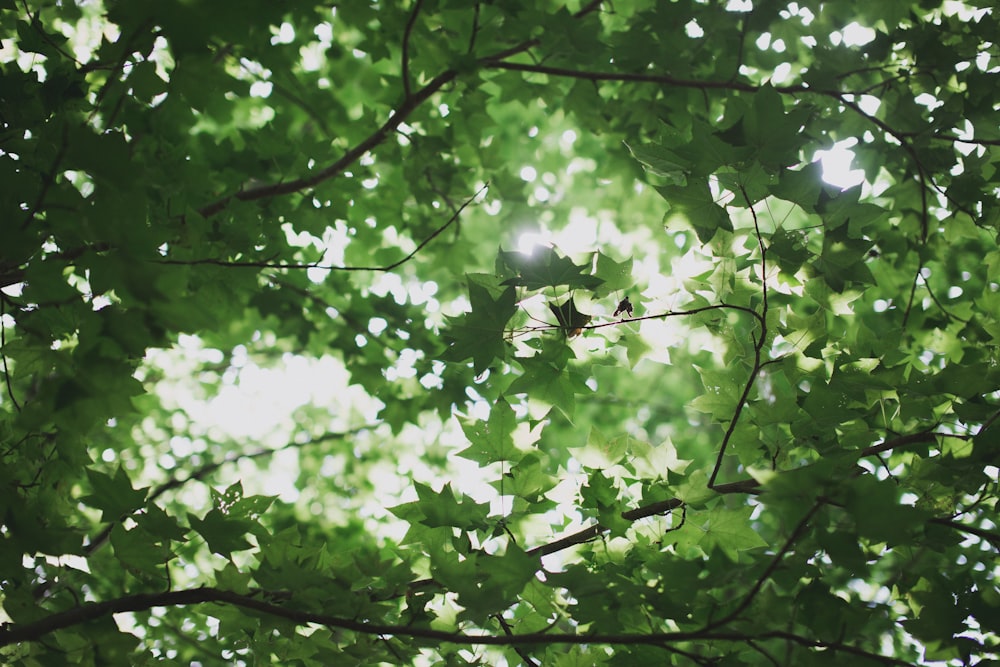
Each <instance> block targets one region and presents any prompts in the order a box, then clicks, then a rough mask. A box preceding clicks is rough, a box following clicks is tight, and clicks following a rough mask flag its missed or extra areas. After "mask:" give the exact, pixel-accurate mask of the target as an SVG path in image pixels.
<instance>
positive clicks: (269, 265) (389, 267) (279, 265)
mask: <svg viewBox="0 0 1000 667" xmlns="http://www.w3.org/2000/svg"><path fill="white" fill-rule="evenodd" d="M488 187H489V183H485V184H483V186H482V187H481V188H479V190H477V191H476V193H475V194H474V195H472V196H471V197H469V198H468V199H466V200H465V201H464V202H463V203H462V205H461V206H459V207H458V209H457V210H456V211H455V212H454V213H453V214H452V216H451V217H450V218H448V221H447V222H445V223H444V224H443V225H441V226H440V227H438V228H437V229H435V230H434V231H433V232H431V233H430V234H429V235H428V236H427V237H426V238H424V239H423V240H422V241H421V242H420V243H419V244H417V247H416V248H414V249H413V251H412V252H410V253H409V254H408V255H406V256H405V257H403V258H402V259H399V260H396V261H395V262H393V263H392V264H386V265H384V266H341V265H336V264H320V263H319V262H309V263H306V264H300V263H297V262H272V261H258V262H241V261H233V260H228V259H217V258H213V257H205V258H201V259H160V260H156V261H157V263H158V264H179V265H183V266H191V265H197V264H211V265H214V266H227V267H241V268H254V269H325V270H328V271H376V272H383V273H387V272H389V271H393V270H395V269H397V268H399V267H400V266H402V265H403V264H405V263H406V262H408V261H410V260H411V259H413V258H414V257H415V256H416V255H417V253H419V252H420V251H421V250H423V249H424V247H425V246H427V244H428V243H430V242H431V241H433V240H434V239H436V238H437V237H438V236H440V235H441V233H442V232H444V231H445V230H446V229H448V228H449V227H451V226H452V225H453V224H455V222H456V221H457V220H458V218H459V216H460V215H461V214H462V211H464V210H465V209H466V207H468V206H469V204H471V203H472V202H474V201H475V200H476V198H477V197H479V195H480V194H482V193H483V192H484V191H485V190H486V189H487V188H488Z"/></svg>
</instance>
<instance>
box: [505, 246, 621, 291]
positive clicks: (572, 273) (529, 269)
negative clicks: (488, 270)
mask: <svg viewBox="0 0 1000 667" xmlns="http://www.w3.org/2000/svg"><path fill="white" fill-rule="evenodd" d="M499 257H500V259H501V260H502V261H503V263H504V264H506V265H507V266H508V267H510V268H511V269H512V270H513V271H514V272H515V273H516V274H517V275H516V276H515V277H514V278H509V279H507V280H505V281H504V282H503V283H502V284H504V285H521V286H523V287H525V288H527V289H529V290H538V289H543V288H545V287H562V286H566V287H568V288H570V289H581V288H582V289H594V288H595V287H597V286H599V285H600V284H601V283H603V282H604V281H603V280H602V279H601V278H598V277H597V276H593V275H588V274H586V273H584V271H586V270H587V269H588V268H589V267H585V266H579V265H577V264H574V263H573V262H572V261H571V260H570V259H569V258H568V257H563V256H561V255H560V254H559V253H558V252H556V250H555V248H550V247H547V246H535V247H534V248H533V249H532V251H531V253H530V254H525V253H523V252H506V251H504V250H500V252H499Z"/></svg>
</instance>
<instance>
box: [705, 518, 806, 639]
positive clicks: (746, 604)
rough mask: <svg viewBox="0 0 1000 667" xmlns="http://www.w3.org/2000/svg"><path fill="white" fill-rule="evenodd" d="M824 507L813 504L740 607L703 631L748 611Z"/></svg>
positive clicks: (748, 592)
mask: <svg viewBox="0 0 1000 667" xmlns="http://www.w3.org/2000/svg"><path fill="white" fill-rule="evenodd" d="M823 505H824V502H823V501H822V500H818V501H816V502H815V503H814V504H813V506H812V507H811V508H810V509H809V511H808V512H806V515H805V516H804V517H802V519H801V520H800V521H799V523H798V524H797V525H796V526H795V529H794V530H793V531H792V534H791V535H789V537H788V539H787V540H785V543H784V544H783V545H782V547H781V549H779V550H778V553H776V554H774V558H772V559H771V562H770V563H769V564H768V566H767V568H765V569H764V572H763V573H761V575H760V576H759V577H758V578H757V581H756V582H754V585H753V586H751V587H750V590H749V591H747V593H746V595H744V596H743V600H742V601H741V602H740V603H739V604H738V605H736V608H735V609H733V610H732V611H731V612H729V613H728V614H726V615H725V616H723V617H722V618H720V619H719V620H717V621H712V622H711V623H709V624H708V625H706V626H705V627H704V628H703V630H705V631H709V630H715V629H716V628H721V627H723V626H725V625H728V624H729V623H731V622H732V621H733V620H735V619H736V618H737V617H738V616H739V615H740V614H742V613H743V612H744V611H746V610H747V608H748V607H749V606H750V605H751V604H752V603H753V600H754V598H755V597H757V594H758V593H759V592H760V589H761V588H763V587H764V584H765V583H767V580H768V579H770V578H771V575H773V574H774V572H775V570H777V569H778V566H779V565H781V561H782V559H783V558H784V557H785V555H786V554H787V553H788V552H789V551H790V550H791V548H792V545H794V544H795V543H796V542H797V541H798V540H799V538H801V537H802V533H803V532H805V529H806V526H807V525H809V522H810V521H811V520H812V518H813V516H815V515H816V512H818V511H819V509H820V508H821V507H822V506H823Z"/></svg>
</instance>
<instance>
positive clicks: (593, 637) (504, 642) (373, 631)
mask: <svg viewBox="0 0 1000 667" xmlns="http://www.w3.org/2000/svg"><path fill="white" fill-rule="evenodd" d="M205 603H218V604H227V605H232V606H234V607H240V608H242V609H249V610H251V611H256V612H259V613H262V614H267V615H269V616H274V617H276V618H282V619H285V620H287V621H291V622H292V623H295V624H296V625H307V624H315V625H322V626H326V627H328V628H339V629H342V630H349V631H352V632H358V633H361V634H366V635H379V636H381V635H393V636H396V637H407V638H410V639H424V640H432V641H435V642H439V643H445V644H464V645H468V646H544V645H554V644H576V645H580V644H618V645H659V646H662V645H665V644H670V643H675V642H686V641H691V640H707V641H732V642H746V641H750V640H758V639H774V638H780V639H786V640H788V641H792V642H795V643H798V644H800V645H803V646H808V647H811V648H823V649H828V650H832V651H839V652H844V653H850V654H852V655H859V656H864V657H867V658H869V659H872V660H876V661H878V662H881V663H883V664H886V665H906V664H907V663H906V662H904V661H902V660H898V659H896V658H891V657H887V656H883V655H879V654H877V653H869V652H867V651H864V650H863V649H860V648H857V647H855V646H851V645H849V644H842V643H840V642H824V641H820V640H815V639H809V638H807V637H801V636H799V635H795V634H792V633H788V632H782V631H770V632H764V633H760V634H756V635H754V634H743V633H737V632H706V631H704V630H698V631H694V632H661V633H648V634H642V633H620V634H582V633H581V634H559V633H552V634H550V633H545V632H535V633H529V634H523V635H517V634H513V633H511V634H504V635H488V634H468V633H463V632H448V631H446V630H434V629H431V628H420V627H414V626H406V625H388V624H381V623H370V622H367V621H359V620H355V619H347V618H340V617H338V616H331V615H329V614H320V613H315V612H309V611H303V610H301V609H296V608H291V607H284V606H281V605H277V604H274V603H272V602H267V601H265V600H263V599H260V598H259V597H253V596H251V595H241V594H239V593H234V592H232V591H226V590H221V589H218V588H209V587H203V588H194V589H188V590H180V591H166V592H162V593H139V594H137V595H128V596H125V597H121V598H118V599H115V600H107V601H105V602H89V603H87V604H84V605H81V606H79V607H74V608H73V609H68V610H66V611H61V612H56V613H54V614H51V615H50V616H47V617H45V618H42V619H39V620H37V621H34V622H31V623H21V624H16V623H7V624H4V625H2V626H0V646H8V645H10V644H14V643H18V642H27V641H37V640H39V639H40V638H41V637H43V636H45V635H47V634H49V633H51V632H55V631H57V630H62V629H65V628H70V627H73V626H77V625H81V624H83V623H88V622H90V621H93V620H95V619H99V618H104V617H106V616H109V615H111V614H119V613H123V612H139V611H147V610H149V609H152V608H154V607H180V606H187V605H193V604H205Z"/></svg>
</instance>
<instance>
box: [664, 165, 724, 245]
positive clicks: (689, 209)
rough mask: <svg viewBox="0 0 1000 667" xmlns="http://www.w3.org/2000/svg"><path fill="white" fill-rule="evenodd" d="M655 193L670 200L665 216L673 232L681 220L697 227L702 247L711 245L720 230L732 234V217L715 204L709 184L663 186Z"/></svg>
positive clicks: (704, 182) (694, 182) (668, 227)
mask: <svg viewBox="0 0 1000 667" xmlns="http://www.w3.org/2000/svg"><path fill="white" fill-rule="evenodd" d="M655 189H656V191H657V192H659V193H660V196H662V197H663V198H664V199H666V200H667V204H668V208H667V213H666V215H665V216H664V224H665V225H666V227H667V229H671V228H672V225H673V221H674V220H675V219H678V218H679V219H680V220H681V221H683V222H686V223H688V224H690V225H691V226H692V227H694V229H695V231H696V232H697V233H698V238H699V239H700V240H701V242H702V243H708V242H709V241H711V240H712V237H713V236H715V232H716V231H717V230H719V229H722V230H725V231H732V230H733V223H732V221H731V220H730V219H729V214H728V213H727V212H726V209H724V208H723V207H721V206H719V205H718V204H716V203H715V198H714V197H713V196H712V192H711V190H709V188H708V182H707V181H705V180H699V181H692V182H691V183H689V184H688V185H686V186H684V187H680V186H675V185H663V186H658V187H656V188H655Z"/></svg>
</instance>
